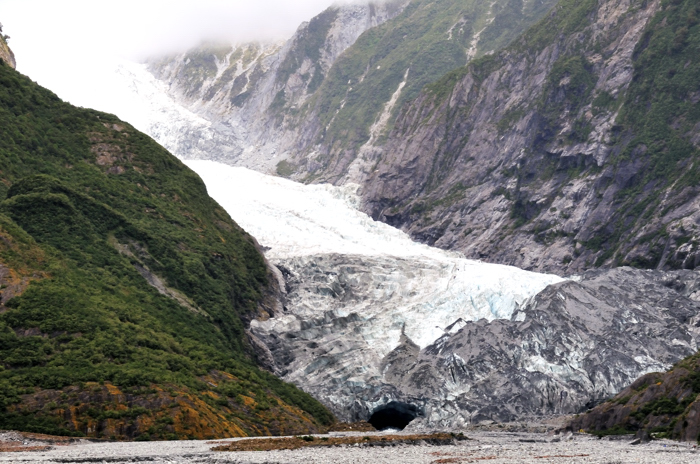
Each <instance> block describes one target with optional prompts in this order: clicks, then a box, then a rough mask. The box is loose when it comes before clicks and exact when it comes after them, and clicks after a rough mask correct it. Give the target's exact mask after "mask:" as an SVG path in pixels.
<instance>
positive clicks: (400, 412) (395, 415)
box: [368, 401, 420, 430]
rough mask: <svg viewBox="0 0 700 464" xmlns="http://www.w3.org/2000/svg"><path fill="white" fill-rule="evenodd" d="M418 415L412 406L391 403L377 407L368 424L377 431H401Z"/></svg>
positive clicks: (396, 402)
mask: <svg viewBox="0 0 700 464" xmlns="http://www.w3.org/2000/svg"><path fill="white" fill-rule="evenodd" d="M419 414H420V411H419V410H418V408H417V407H416V406H414V405H412V404H407V403H400V402H398V401H392V402H390V403H387V404H385V405H382V406H379V407H377V408H376V409H375V410H374V411H373V412H372V415H371V416H370V418H369V421H368V422H369V423H370V424H372V426H374V428H375V429H377V430H386V429H398V430H403V429H405V428H406V426H407V425H408V424H409V423H410V422H411V421H412V420H413V419H415V418H416V417H418V416H419Z"/></svg>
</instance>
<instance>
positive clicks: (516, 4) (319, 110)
mask: <svg viewBox="0 0 700 464" xmlns="http://www.w3.org/2000/svg"><path fill="white" fill-rule="evenodd" d="M555 3H556V0H536V1H522V0H496V1H493V2H483V1H478V0H467V1H464V0H439V1H433V0H413V1H411V2H410V3H409V4H408V6H407V7H406V8H405V9H404V10H403V12H402V13H401V14H399V15H398V16H396V17H395V18H393V19H391V20H389V21H387V22H386V23H384V24H382V25H380V26H377V27H374V28H372V29H370V30H368V31H366V32H365V33H364V34H362V35H361V36H360V37H359V39H358V40H357V41H356V42H355V43H354V44H353V45H352V46H351V47H350V48H349V49H347V50H346V51H345V52H344V53H343V54H342V55H341V56H340V57H339V58H338V60H337V61H336V62H335V63H334V64H333V66H332V67H331V69H330V70H329V72H328V75H327V76H326V77H325V79H324V80H323V83H321V85H320V87H319V89H318V91H317V92H316V93H315V94H314V96H313V98H312V99H310V100H309V103H308V104H307V106H306V108H305V109H302V111H301V113H302V114H306V113H307V112H312V113H313V114H314V115H315V116H316V117H317V118H318V125H319V128H320V129H319V132H318V133H317V139H316V140H315V142H316V144H320V147H321V150H322V151H323V152H324V153H323V155H324V156H322V157H320V158H315V159H314V160H313V163H312V164H313V166H314V168H312V171H314V172H312V173H311V179H314V178H316V177H318V176H320V177H321V178H324V177H327V178H328V179H329V180H333V177H334V176H336V175H342V174H343V173H342V172H335V171H334V167H333V165H334V164H335V163H338V162H340V163H341V164H345V163H347V162H348V156H349V157H350V158H352V156H353V155H352V154H355V153H356V152H357V149H358V148H359V147H360V146H361V145H362V144H364V143H365V142H367V141H368V140H369V139H370V128H371V126H372V125H373V124H375V123H376V122H377V121H378V120H379V117H380V115H381V114H382V113H383V112H384V111H385V110H386V109H389V110H390V113H389V116H390V117H389V118H388V119H387V124H386V126H385V127H381V128H380V129H381V133H380V134H379V137H378V138H377V139H375V140H372V143H373V144H381V143H382V141H383V136H384V135H385V134H386V132H388V131H389V130H390V129H391V128H392V123H393V120H394V118H395V116H396V114H397V113H398V111H399V109H400V108H401V106H402V105H403V104H404V103H405V102H407V101H409V100H412V99H414V98H416V97H417V96H418V94H419V92H420V91H421V89H422V88H423V87H424V86H425V85H426V84H429V83H431V82H434V81H436V80H438V79H439V78H440V77H442V76H443V75H444V74H446V73H447V72H449V71H452V70H453V69H455V68H457V67H460V66H463V65H464V64H466V63H467V62H468V61H469V60H470V59H472V58H474V57H479V56H483V55H485V54H489V53H493V52H494V51H496V50H499V49H500V48H502V47H504V46H506V45H507V44H508V43H509V42H510V41H511V40H513V39H515V38H516V37H517V36H518V35H519V34H520V33H521V32H522V31H524V30H525V29H526V28H527V27H528V26H530V25H532V24H533V23H534V22H535V21H537V20H538V19H540V18H541V17H542V16H543V15H544V14H545V13H546V12H547V11H548V10H549V9H550V8H551V7H552V6H553V5H554V4H555ZM404 80H405V85H404V87H403V88H402V89H401V91H400V93H399V95H398V99H397V100H396V102H395V104H394V106H393V108H387V107H386V104H387V103H388V102H389V101H390V100H391V98H392V95H393V94H394V93H395V92H397V90H399V85H400V84H401V83H402V82H404ZM280 107H283V105H280ZM304 120H305V119H302V121H304ZM314 149H318V147H317V146H316V145H314ZM340 153H343V154H344V155H345V156H342V158H343V159H342V160H339V159H338V158H340V157H341V155H340ZM349 153H352V154H349ZM300 162H302V163H303V162H304V161H303V160H300ZM316 171H320V172H316Z"/></svg>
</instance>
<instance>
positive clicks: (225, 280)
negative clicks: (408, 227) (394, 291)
mask: <svg viewBox="0 0 700 464" xmlns="http://www.w3.org/2000/svg"><path fill="white" fill-rule="evenodd" d="M0 125H1V126H2V127H3V135H2V137H0V197H2V198H4V200H3V201H2V202H1V203H0V237H1V242H2V243H1V244H0V279H1V280H2V287H1V290H0V291H1V293H2V298H1V303H2V305H1V306H0V428H14V429H20V430H28V431H35V432H43V433H54V434H72V435H86V436H91V437H100V436H104V437H110V436H113V437H116V438H140V439H144V438H145V439H148V438H161V439H162V438H187V437H199V438H205V437H217V436H236V435H239V436H240V435H255V434H276V433H305V432H309V431H314V430H318V429H319V428H320V427H322V426H323V424H325V423H328V422H330V421H331V420H332V416H331V415H330V414H329V413H328V412H327V411H326V410H325V409H324V408H323V407H322V406H321V405H320V404H319V403H317V402H316V401H315V400H313V399H312V398H310V397H309V396H307V395H305V394H304V393H302V392H301V391H299V390H297V389H296V388H295V387H293V386H290V385H287V384H284V383H282V382H281V381H279V380H278V379H276V378H275V377H273V376H272V375H270V374H268V373H265V372H263V371H261V370H259V369H258V368H257V367H255V365H254V363H253V362H252V361H251V360H250V354H251V352H252V351H251V349H250V348H249V346H248V343H247V342H246V335H245V331H244V329H245V326H244V324H245V321H247V320H250V319H251V318H252V317H255V316H258V315H264V311H265V306H264V303H265V300H266V298H269V297H270V296H269V292H271V290H272V288H271V287H270V284H269V283H268V282H269V281H268V272H269V271H268V269H267V267H266V263H265V260H264V258H263V257H262V255H261V253H260V252H259V251H258V249H257V245H256V243H255V241H254V239H253V238H252V237H250V236H249V235H248V234H246V233H245V232H244V231H243V230H241V229H240V228H239V227H238V226H237V225H236V224H235V223H233V221H232V220H231V219H230V217H229V216H228V215H227V214H226V212H225V211H224V210H223V209H222V208H221V207H220V206H219V205H217V204H216V203H215V202H214V201H213V200H212V199H211V198H209V197H208V196H207V193H206V189H205V187H204V184H203V183H202V181H201V180H200V179H199V177H198V176H197V175H196V174H194V173H193V172H191V171H190V170H189V169H187V168H186V167H185V166H184V165H183V164H182V163H180V162H179V161H178V160H177V159H176V158H174V157H173V156H172V155H170V154H169V153H168V152H167V151H165V150H164V149H163V148H162V147H160V146H159V145H157V144H156V143H155V142H153V140H151V139H150V138H149V137H147V136H145V135H143V134H142V133H140V132H138V131H136V130H134V129H133V128H132V127H131V126H129V125H128V124H125V123H123V122H121V121H119V120H118V119H117V118H115V117H114V116H111V115H108V114H104V113H99V112H96V111H92V110H85V109H79V108H75V107H72V106H71V105H68V104H66V103H64V102H62V101H60V100H59V99H58V98H57V97H56V96H55V95H54V94H52V93H51V92H49V91H47V90H45V89H43V88H41V87H39V86H37V85H36V84H34V83H33V82H31V81H30V80H29V79H27V78H26V77H24V76H22V75H20V74H19V73H17V72H15V71H14V70H12V69H11V68H10V67H9V66H8V65H6V64H5V63H4V62H0ZM271 303H272V302H271V301H270V303H269V304H271Z"/></svg>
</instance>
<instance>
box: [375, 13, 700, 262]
mask: <svg viewBox="0 0 700 464" xmlns="http://www.w3.org/2000/svg"><path fill="white" fill-rule="evenodd" d="M699 8H700V7H698V5H697V3H696V2H692V1H681V0H673V1H646V0H639V1H637V0H605V1H568V0H564V1H562V2H560V3H559V4H558V5H557V7H556V8H555V9H554V10H552V11H551V13H550V14H549V15H548V16H547V17H546V18H545V19H544V20H543V21H542V22H541V23H540V24H538V25H537V26H535V27H533V28H532V29H530V30H529V31H528V32H527V33H526V34H524V35H523V36H522V37H521V38H519V39H518V40H517V41H516V42H514V43H513V44H512V45H511V46H510V47H508V48H507V49H506V50H504V51H502V52H498V53H496V54H494V55H492V56H487V57H484V58H481V59H479V60H477V61H475V62H474V63H472V64H471V65H470V66H468V67H466V68H462V69H460V70H457V71H454V72H452V73H450V74H449V75H447V76H446V77H445V78H444V79H442V80H441V81H439V82H438V83H436V84H434V85H431V86H428V87H427V88H426V89H425V90H424V91H423V92H422V94H421V95H420V96H419V97H418V98H417V99H416V100H415V101H413V102H412V103H411V104H409V105H407V106H406V107H405V108H404V109H403V110H402V113H401V115H400V117H399V118H398V120H397V122H396V124H395V129H394V130H393V132H392V133H391V135H390V136H389V139H388V141H387V143H386V144H385V145H384V147H383V150H382V151H381V153H380V154H378V155H377V156H376V157H375V161H374V163H373V164H372V166H371V169H369V170H368V171H367V176H366V178H365V179H364V185H365V187H364V193H363V195H364V198H365V202H366V203H365V204H366V209H367V210H368V211H370V212H371V214H372V215H373V216H374V217H375V218H380V219H381V220H383V221H386V222H388V223H390V224H394V225H396V226H399V227H401V228H403V229H404V230H406V231H409V232H410V233H411V235H412V236H414V237H415V238H417V239H419V240H421V241H424V242H426V243H430V244H434V245H436V246H440V247H443V248H448V249H458V250H461V251H463V252H464V253H466V255H467V256H470V257H479V258H482V259H488V260H490V261H495V262H500V263H507V264H513V265H516V266H519V267H522V268H526V269H538V270H549V271H555V272H560V273H571V272H576V271H579V270H582V269H588V268H591V267H595V266H619V265H633V266H638V267H647V268H690V269H692V268H694V267H695V266H696V265H698V264H699V263H700V255H698V254H697V240H698V237H699V232H698V222H699V221H700V217H699V216H698V211H699V209H698V201H699V200H698V198H699V197H698V193H700V192H699V191H698V182H697V180H698V178H699V177H698V175H699V173H700V171H698V169H700V165H699V164H698V155H699V154H700V151H699V150H698V148H699V147H700V144H699V143H698V138H699V137H700V132H699V131H700V126H699V123H700V113H699V112H698V105H697V103H698V95H700V81H698V79H697V75H698V73H699V72H700V62H699V61H698V56H700V55H698V53H697V51H698V46H699V45H700V25H699V22H698V15H699V14H700V11H699Z"/></svg>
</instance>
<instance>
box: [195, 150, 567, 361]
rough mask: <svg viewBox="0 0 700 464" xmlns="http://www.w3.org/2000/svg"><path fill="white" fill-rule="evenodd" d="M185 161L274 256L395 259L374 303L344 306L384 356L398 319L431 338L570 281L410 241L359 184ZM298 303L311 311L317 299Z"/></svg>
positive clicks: (505, 314)
mask: <svg viewBox="0 0 700 464" xmlns="http://www.w3.org/2000/svg"><path fill="white" fill-rule="evenodd" d="M186 163H187V165H188V166H189V167H190V168H192V169H193V170H194V171H196V172H197V173H198V174H199V175H200V176H201V177H202V179H203V180H204V182H205V183H206V185H207V189H208V191H209V194H210V195H211V196H212V197H213V198H214V199H215V200H216V201H217V202H219V204H221V205H222V206H223V207H224V209H226V211H228V213H229V214H230V215H231V217H232V218H233V219H234V220H235V221H236V222H238V224H239V225H241V227H243V228H244V229H245V230H246V231H248V232H249V233H250V234H251V235H253V236H254V237H256V238H257V240H258V241H259V242H260V244H261V245H263V246H265V247H268V248H269V251H268V252H267V255H268V257H269V258H270V259H271V260H272V261H273V262H282V261H285V260H289V259H292V258H302V257H304V258H306V260H308V262H309V264H311V262H312V261H314V258H313V257H314V256H320V255H326V254H338V255H347V256H354V257H357V256H367V257H377V258H379V257H381V258H383V260H384V262H386V260H392V259H393V260H395V261H396V263H395V266H391V267H392V268H393V269H394V272H393V276H392V275H391V274H389V275H387V276H386V279H383V280H382V282H381V283H376V286H377V287H376V288H377V291H378V292H379V293H380V294H379V295H373V296H370V299H371V300H372V301H371V303H372V304H367V305H363V304H357V303H356V302H352V303H348V307H347V311H348V312H354V313H356V314H360V315H362V317H364V318H366V319H367V320H368V321H369V320H370V319H371V320H372V325H374V327H373V329H374V330H371V332H372V333H371V334H369V333H368V334H367V338H368V342H369V341H370V339H371V341H372V343H373V344H375V349H377V351H378V353H377V354H378V355H379V356H383V355H385V354H386V353H387V352H388V350H391V349H393V348H394V347H395V346H396V345H397V344H398V339H399V337H400V335H401V329H400V327H399V326H398V325H397V322H396V321H397V320H400V321H401V322H402V323H405V333H406V335H407V336H408V337H409V338H411V340H413V342H415V343H416V344H418V345H419V346H421V347H425V346H427V345H429V344H430V343H432V342H433V341H435V340H436V339H437V338H439V337H440V336H441V335H442V334H443V333H444V330H445V329H446V328H447V327H448V326H450V325H451V324H453V323H454V322H455V321H457V320H459V319H460V318H461V319H463V320H467V321H469V320H478V319H482V318H484V319H487V320H493V319H509V318H510V317H511V315H512V314H513V311H514V309H515V308H516V306H517V305H519V304H521V303H522V302H523V301H524V300H526V299H527V298H529V297H531V296H533V295H535V294H537V293H539V292H540V291H541V290H543V289H544V288H545V287H546V286H548V285H550V284H553V283H557V282H561V281H563V279H562V278H560V277H558V276H555V275H546V274H537V273H533V272H527V271H523V270H521V269H518V268H515V267H511V266H503V265H497V264H487V263H480V262H478V261H473V260H468V259H465V258H463V257H462V256H461V255H459V254H458V253H453V252H447V251H444V250H440V249H437V248H432V247H429V246H427V245H423V244H420V243H416V242H413V241H412V240H411V239H410V237H409V236H408V235H406V234H405V233H404V232H402V231H400V230H398V229H395V228H393V227H391V226H389V225H387V224H384V223H381V222H377V221H374V220H372V218H370V217H368V216H367V215H366V214H364V213H362V212H361V211H359V210H358V209H357V208H358V205H359V198H358V197H357V195H356V190H357V186H354V185H346V186H344V187H335V186H332V185H303V184H299V183H296V182H292V181H289V180H286V179H282V178H278V177H272V176H268V175H265V174H261V173H257V172H253V171H250V170H248V169H245V168H241V167H232V166H227V165H223V164H220V163H216V162H213V161H186ZM407 261H408V263H407ZM411 263H412V264H411ZM367 272H372V269H371V268H368V269H367ZM328 309H329V308H324V307H318V308H316V310H318V311H325V310H328ZM291 312H292V313H293V314H296V315H301V314H300V312H303V313H306V314H305V316H303V317H313V314H312V312H313V309H311V308H305V309H303V310H302V308H292V309H291ZM377 329H379V330H377ZM382 329H383V330H382ZM382 334H383V335H382Z"/></svg>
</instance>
